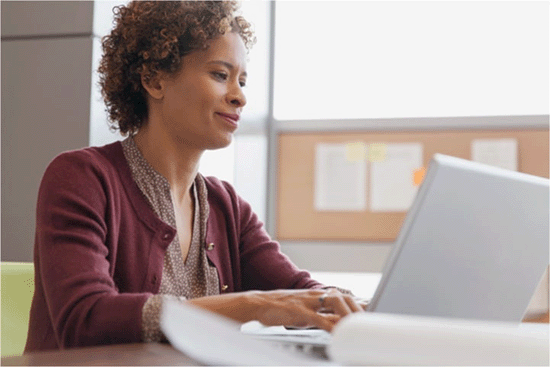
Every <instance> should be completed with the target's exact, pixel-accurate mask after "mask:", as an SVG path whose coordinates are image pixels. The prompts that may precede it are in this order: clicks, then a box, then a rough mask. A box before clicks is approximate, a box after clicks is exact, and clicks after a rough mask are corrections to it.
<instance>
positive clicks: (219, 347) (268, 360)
mask: <svg viewBox="0 0 550 367" xmlns="http://www.w3.org/2000/svg"><path fill="white" fill-rule="evenodd" d="M161 329H162V331H163V333H164V335H166V337H167V338H168V340H169V341H170V343H171V344H172V346H173V347H174V348H176V349H178V350H179V351H181V352H182V353H184V354H185V355H187V356H188V357H190V358H192V359H194V360H196V361H197V362H199V363H202V364H205V365H233V366H264V365H270V366H300V365H306V366H311V365H319V364H320V363H321V364H323V363H322V361H320V360H319V359H315V358H312V357H308V356H306V355H305V354H299V353H297V352H292V351H289V350H283V349H281V348H277V347H275V346H273V345H271V344H269V343H268V342H265V341H261V340H256V339H254V338H253V337H251V336H249V335H245V334H243V333H241V332H240V324H238V323H236V322H233V321H232V320H229V319H227V318H225V317H222V316H219V315H217V314H214V313H211V312H207V311H204V310H202V309H200V308H197V307H194V306H191V305H188V304H184V303H182V302H179V301H176V300H166V301H165V302H163V307H162V313H161Z"/></svg>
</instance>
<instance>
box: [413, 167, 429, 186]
mask: <svg viewBox="0 0 550 367" xmlns="http://www.w3.org/2000/svg"><path fill="white" fill-rule="evenodd" d="M425 175H426V168H424V167H421V168H419V169H415V170H414V171H413V184H414V186H419V185H420V184H421V183H422V181H423V180H424V176H425Z"/></svg>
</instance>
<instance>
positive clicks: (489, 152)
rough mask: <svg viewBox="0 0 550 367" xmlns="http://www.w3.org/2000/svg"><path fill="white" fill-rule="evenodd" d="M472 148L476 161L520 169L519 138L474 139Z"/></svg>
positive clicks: (514, 169) (473, 159)
mask: <svg viewBox="0 0 550 367" xmlns="http://www.w3.org/2000/svg"><path fill="white" fill-rule="evenodd" d="M471 149H472V161H474V162H480V163H485V164H490V165H492V166H496V167H500V168H504V169H509V170H512V171H517V170H518V141H517V139H512V138H510V139H474V140H472V146H471Z"/></svg>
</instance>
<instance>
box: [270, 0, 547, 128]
mask: <svg viewBox="0 0 550 367" xmlns="http://www.w3.org/2000/svg"><path fill="white" fill-rule="evenodd" d="M276 9H277V10H276V33H275V34H276V41H275V45H276V49H275V50H276V58H275V60H276V61H275V101H274V114H275V118H276V119H277V120H304V119H339V118H356V119H357V118H399V117H444V116H490V115H538V114H548V112H549V92H548V91H549V82H548V79H549V72H548V65H549V56H548V54H549V52H548V49H549V29H548V13H549V4H548V3H547V2H447V1H442V2H437V1H433V2H394V1H388V2H372V1H353V2H348V1H339V2H335V1H326V2H325V1H319V2H309V1H308V2H303V1H279V2H277V7H276Z"/></svg>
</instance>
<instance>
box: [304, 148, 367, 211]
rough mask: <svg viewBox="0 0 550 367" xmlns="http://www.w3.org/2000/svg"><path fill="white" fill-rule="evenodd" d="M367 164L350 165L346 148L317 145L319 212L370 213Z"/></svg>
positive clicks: (353, 163) (317, 207)
mask: <svg viewBox="0 0 550 367" xmlns="http://www.w3.org/2000/svg"><path fill="white" fill-rule="evenodd" d="M366 191H367V162H366V160H357V161H350V160H348V159H347V156H346V144H317V146H316V151H315V194H314V195H315V200H314V202H315V210H318V211H364V210H366V209H367V195H366Z"/></svg>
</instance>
